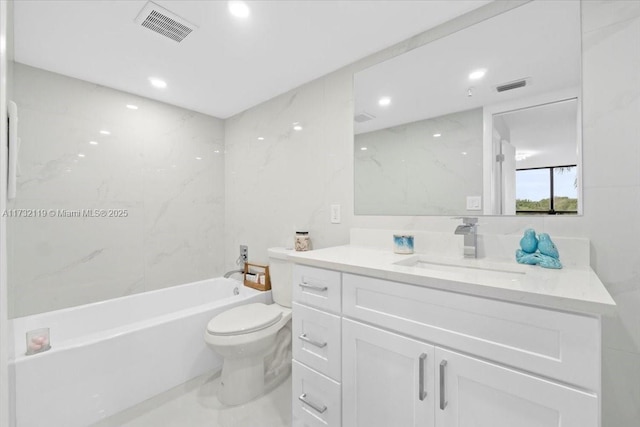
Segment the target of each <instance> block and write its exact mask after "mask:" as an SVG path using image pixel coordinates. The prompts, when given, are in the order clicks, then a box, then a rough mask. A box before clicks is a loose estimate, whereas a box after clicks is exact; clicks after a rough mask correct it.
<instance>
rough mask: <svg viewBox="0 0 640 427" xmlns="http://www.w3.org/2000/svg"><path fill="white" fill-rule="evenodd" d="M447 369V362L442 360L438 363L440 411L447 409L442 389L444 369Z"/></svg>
mask: <svg viewBox="0 0 640 427" xmlns="http://www.w3.org/2000/svg"><path fill="white" fill-rule="evenodd" d="M446 367H447V361H446V360H443V361H442V362H440V409H442V410H443V411H444V408H446V407H447V401H446V399H445V389H444V374H445V368H446Z"/></svg>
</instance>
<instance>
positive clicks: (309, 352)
mask: <svg viewBox="0 0 640 427" xmlns="http://www.w3.org/2000/svg"><path fill="white" fill-rule="evenodd" d="M341 281H342V275H341V273H339V272H337V271H330V270H324V269H319V268H314V267H306V266H300V265H296V266H295V268H294V273H293V287H294V289H293V321H292V334H293V343H292V347H293V359H294V360H293V368H292V393H293V397H292V399H293V402H292V406H293V426H294V427H320V426H330V427H339V426H340V425H341V419H342V409H341V405H342V400H341V396H342V394H341V384H340V380H341V366H342V363H341V356H342V342H341V333H340V331H341V317H340V314H341V293H342V288H341Z"/></svg>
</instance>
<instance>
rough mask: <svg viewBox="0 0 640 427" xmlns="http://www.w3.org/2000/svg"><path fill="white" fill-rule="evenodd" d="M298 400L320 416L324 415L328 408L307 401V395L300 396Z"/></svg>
mask: <svg viewBox="0 0 640 427" xmlns="http://www.w3.org/2000/svg"><path fill="white" fill-rule="evenodd" d="M298 400H299V401H300V402H302V403H304V404H305V405H309V407H310V408H311V409H313V410H314V411H316V412H317V413H319V414H323V413H324V411H326V410H327V407H326V406H325V405H322V406H319V405H317V404H316V403H313V402H311V401H309V400H307V393H302V394H301V395H300V397H298Z"/></svg>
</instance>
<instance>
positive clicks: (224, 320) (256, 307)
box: [207, 303, 282, 336]
mask: <svg viewBox="0 0 640 427" xmlns="http://www.w3.org/2000/svg"><path fill="white" fill-rule="evenodd" d="M280 319H282V307H280V306H278V305H277V304H270V305H266V304H262V303H253V304H246V305H241V306H238V307H234V308H232V309H230V310H227V311H225V312H223V313H220V314H219V315H217V316H216V317H214V318H213V319H211V321H209V323H208V324H207V332H208V333H209V334H211V335H217V336H229V335H244V334H249V333H252V332H256V331H259V330H262V329H265V328H268V327H269V326H271V325H274V324H276V323H278V322H279V321H280Z"/></svg>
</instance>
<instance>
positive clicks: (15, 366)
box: [10, 278, 271, 427]
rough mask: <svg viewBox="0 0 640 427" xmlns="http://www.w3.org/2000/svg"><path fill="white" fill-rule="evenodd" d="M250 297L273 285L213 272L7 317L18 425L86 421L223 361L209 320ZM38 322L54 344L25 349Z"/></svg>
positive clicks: (266, 297)
mask: <svg viewBox="0 0 640 427" xmlns="http://www.w3.org/2000/svg"><path fill="white" fill-rule="evenodd" d="M235 288H237V289H238V290H239V291H240V294H239V295H234V289H235ZM250 302H264V303H270V302H271V292H258V291H255V290H253V289H250V288H247V287H244V286H242V285H241V283H240V282H238V281H236V280H232V279H224V278H216V279H210V280H204V281H201V282H195V283H191V284H186V285H181V286H176V287H172V288H167V289H162V290H159V291H153V292H146V293H142V294H136V295H132V296H128V297H123V298H116V299H112V300H108V301H103V302H98V303H94V304H87V305H83V306H79V307H72V308H69V309H63V310H57V311H52V312H48V313H42V314H37V315H33V316H26V317H21V318H16V319H13V320H11V326H10V327H11V330H12V331H13V334H14V357H13V360H12V362H11V367H10V368H11V371H12V375H13V380H14V384H15V402H14V403H15V421H16V426H17V427H36V426H37V427H39V426H65V427H74V426H78V427H85V426H88V425H90V424H92V423H94V422H97V421H99V420H101V419H103V418H106V417H108V416H110V415H112V414H114V413H116V412H119V411H121V410H123V409H125V408H128V407H130V406H133V405H135V404H137V403H139V402H142V401H143V400H146V399H148V398H150V397H152V396H154V395H156V394H158V393H161V392H163V391H165V390H168V389H170V388H172V387H175V386H176V385H179V384H182V383H184V382H185V381H188V380H189V379H191V378H194V377H196V376H198V375H201V374H203V373H205V372H207V371H210V370H213V369H217V368H220V367H221V366H222V359H221V358H220V357H219V356H217V355H216V354H215V353H214V352H213V351H211V350H210V349H209V348H207V346H206V344H205V342H204V338H203V337H204V331H205V327H206V325H207V322H208V321H209V320H210V319H211V318H212V317H213V316H215V315H216V314H217V313H220V312H222V311H223V310H225V309H226V308H228V307H233V306H236V305H241V304H247V303H250ZM43 327H48V328H50V330H51V347H52V348H51V349H50V350H49V351H46V352H44V353H40V354H35V355H31V356H25V355H24V354H25V352H26V340H25V333H26V332H27V331H29V330H33V329H38V328H43Z"/></svg>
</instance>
